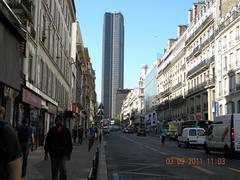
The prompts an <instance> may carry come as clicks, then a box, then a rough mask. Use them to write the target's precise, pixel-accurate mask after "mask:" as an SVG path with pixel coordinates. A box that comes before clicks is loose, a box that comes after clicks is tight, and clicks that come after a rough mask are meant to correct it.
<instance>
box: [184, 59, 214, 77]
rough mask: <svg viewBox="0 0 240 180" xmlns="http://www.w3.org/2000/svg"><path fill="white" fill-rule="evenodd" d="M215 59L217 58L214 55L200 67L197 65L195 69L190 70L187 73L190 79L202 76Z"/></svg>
mask: <svg viewBox="0 0 240 180" xmlns="http://www.w3.org/2000/svg"><path fill="white" fill-rule="evenodd" d="M214 59H215V56H214V55H213V56H212V57H211V58H209V59H205V60H203V61H202V62H200V63H199V64H198V65H196V66H195V67H193V68H192V69H190V70H189V71H188V72H187V76H188V77H189V78H192V77H193V76H196V75H198V74H200V73H201V72H203V71H205V70H206V69H207V68H208V67H209V66H210V64H211V63H212V62H214Z"/></svg>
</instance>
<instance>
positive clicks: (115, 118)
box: [114, 113, 120, 124]
mask: <svg viewBox="0 0 240 180" xmlns="http://www.w3.org/2000/svg"><path fill="white" fill-rule="evenodd" d="M114 120H115V124H120V113H118V114H116V116H115V117H114Z"/></svg>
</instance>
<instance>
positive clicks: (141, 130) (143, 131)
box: [137, 127, 147, 136]
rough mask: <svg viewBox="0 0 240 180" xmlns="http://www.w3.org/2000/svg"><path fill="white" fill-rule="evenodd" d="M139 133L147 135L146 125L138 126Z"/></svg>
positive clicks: (139, 134)
mask: <svg viewBox="0 0 240 180" xmlns="http://www.w3.org/2000/svg"><path fill="white" fill-rule="evenodd" d="M137 135H138V136H146V135H147V133H146V129H145V128H144V127H140V128H138V131H137Z"/></svg>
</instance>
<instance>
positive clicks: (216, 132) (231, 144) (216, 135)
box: [205, 114, 240, 157]
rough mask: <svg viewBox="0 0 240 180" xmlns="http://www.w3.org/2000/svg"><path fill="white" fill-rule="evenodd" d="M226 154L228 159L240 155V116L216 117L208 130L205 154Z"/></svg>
mask: <svg viewBox="0 0 240 180" xmlns="http://www.w3.org/2000/svg"><path fill="white" fill-rule="evenodd" d="M210 151H221V152H224V153H225V155H226V157H231V156H232V155H234V154H237V153H240V114H228V115H224V116H219V117H216V118H215V120H214V122H213V123H212V125H211V126H209V128H208V130H207V137H206V142H205V152H206V154H208V153H209V152H210Z"/></svg>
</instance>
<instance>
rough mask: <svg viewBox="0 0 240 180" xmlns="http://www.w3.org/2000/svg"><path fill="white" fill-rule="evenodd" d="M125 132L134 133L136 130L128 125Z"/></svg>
mask: <svg viewBox="0 0 240 180" xmlns="http://www.w3.org/2000/svg"><path fill="white" fill-rule="evenodd" d="M124 132H125V133H134V130H133V128H132V127H127V128H125V130H124Z"/></svg>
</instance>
